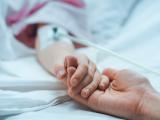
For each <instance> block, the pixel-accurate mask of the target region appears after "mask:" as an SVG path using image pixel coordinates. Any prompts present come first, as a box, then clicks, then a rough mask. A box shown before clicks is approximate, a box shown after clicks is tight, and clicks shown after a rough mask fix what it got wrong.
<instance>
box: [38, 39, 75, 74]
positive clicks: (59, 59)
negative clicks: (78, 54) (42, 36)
mask: <svg viewBox="0 0 160 120" xmlns="http://www.w3.org/2000/svg"><path fill="white" fill-rule="evenodd" d="M36 50H37V57H38V60H39V62H40V64H41V65H42V66H43V67H44V68H45V69H46V70H47V71H49V72H50V73H53V69H54V67H55V66H56V65H63V61H64V58H65V56H67V55H70V54H72V53H73V52H74V46H73V45H72V44H68V43H65V42H57V43H53V44H51V45H49V46H48V47H47V48H44V49H41V48H40V43H39V41H38V40H37V43H36Z"/></svg>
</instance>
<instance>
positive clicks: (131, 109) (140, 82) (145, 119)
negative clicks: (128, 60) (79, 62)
mask: <svg viewBox="0 0 160 120" xmlns="http://www.w3.org/2000/svg"><path fill="white" fill-rule="evenodd" d="M75 74H76V68H75V67H73V66H68V67H67V76H68V78H67V82H71V81H72V80H73V77H74V75H75ZM103 74H104V75H106V76H107V78H109V79H108V83H107V87H106V88H105V90H101V89H98V88H97V89H95V90H94V91H92V89H91V93H92V94H90V95H89V96H88V97H83V96H82V95H81V93H77V90H79V88H78V87H75V88H73V87H71V86H70V85H69V84H68V94H69V95H70V96H71V97H72V98H73V99H74V100H75V101H77V102H79V103H81V104H83V105H85V106H88V107H89V108H91V109H92V110H95V111H97V112H102V113H106V114H111V115H114V116H118V117H121V118H125V119H132V120H159V119H160V118H159V113H160V96H159V93H157V92H156V91H155V90H154V89H153V88H152V86H151V84H150V83H149V81H148V79H147V78H145V77H143V76H142V75H140V74H138V73H136V72H134V71H131V70H115V69H106V70H105V71H104V73H103ZM96 76H97V74H96V73H95V74H94V77H96ZM93 81H94V80H93ZM97 84H98V83H97ZM99 84H100V83H99ZM88 90H90V89H88Z"/></svg>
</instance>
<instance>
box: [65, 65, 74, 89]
mask: <svg viewBox="0 0 160 120" xmlns="http://www.w3.org/2000/svg"><path fill="white" fill-rule="evenodd" d="M75 71H76V68H75V67H69V68H67V86H68V87H71V83H70V79H71V77H72V75H73V74H74V73H75Z"/></svg>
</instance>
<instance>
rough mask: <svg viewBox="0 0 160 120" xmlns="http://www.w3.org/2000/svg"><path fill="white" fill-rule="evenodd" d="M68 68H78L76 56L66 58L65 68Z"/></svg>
mask: <svg viewBox="0 0 160 120" xmlns="http://www.w3.org/2000/svg"><path fill="white" fill-rule="evenodd" d="M68 67H75V68H77V67H78V61H77V58H76V57H74V56H66V57H65V60H64V68H65V69H67V68H68Z"/></svg>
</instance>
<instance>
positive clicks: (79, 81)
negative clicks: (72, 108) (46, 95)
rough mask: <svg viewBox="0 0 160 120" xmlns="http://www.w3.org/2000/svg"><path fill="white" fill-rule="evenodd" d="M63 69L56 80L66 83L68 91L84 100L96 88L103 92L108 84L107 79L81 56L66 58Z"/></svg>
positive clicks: (90, 62)
mask: <svg viewBox="0 0 160 120" xmlns="http://www.w3.org/2000/svg"><path fill="white" fill-rule="evenodd" d="M64 69H65V71H64V70H63V71H61V72H60V73H63V74H61V75H58V76H59V77H58V78H59V79H61V80H63V81H64V82H65V83H66V85H67V86H68V88H69V91H70V90H72V91H74V94H81V96H82V97H84V98H87V97H88V96H90V95H91V94H92V93H93V92H94V91H95V90H96V89H97V88H98V87H99V88H100V89H101V90H105V89H106V88H107V85H108V83H109V80H108V78H107V77H106V76H102V75H101V74H100V73H99V72H98V70H97V69H96V65H95V64H94V63H93V62H92V61H90V60H89V59H88V58H87V57H86V56H83V55H79V56H67V57H66V58H65V62H64Z"/></svg>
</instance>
